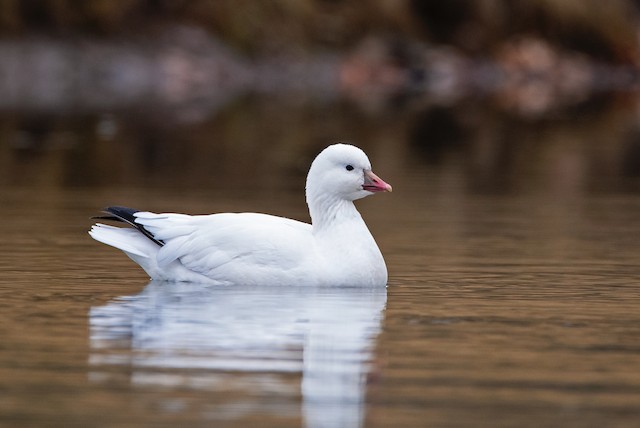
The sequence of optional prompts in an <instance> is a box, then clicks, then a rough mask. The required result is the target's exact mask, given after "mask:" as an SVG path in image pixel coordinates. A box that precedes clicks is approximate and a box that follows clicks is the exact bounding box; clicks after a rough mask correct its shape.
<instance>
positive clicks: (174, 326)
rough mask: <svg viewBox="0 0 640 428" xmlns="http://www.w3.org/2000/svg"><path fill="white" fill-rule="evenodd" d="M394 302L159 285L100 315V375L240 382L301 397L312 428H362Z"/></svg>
mask: <svg viewBox="0 0 640 428" xmlns="http://www.w3.org/2000/svg"><path fill="white" fill-rule="evenodd" d="M386 299H387V293H386V289H384V288H382V289H379V288H375V289H373V288H372V289H369V288H367V289H363V288H339V289H336V288H313V287H299V288H292V287H287V288H284V287H283V288H279V287H275V288H274V287H270V288H258V287H242V286H230V287H219V286H218V287H216V286H202V285H199V284H187V283H162V282H157V281H152V282H150V283H149V284H148V285H147V286H146V287H145V288H144V290H143V291H142V292H141V293H139V294H137V295H134V296H124V297H120V298H118V299H115V300H113V301H112V302H110V303H108V304H106V305H104V306H98V307H93V308H91V310H90V313H89V322H90V341H91V356H90V361H89V362H90V365H91V366H92V371H93V372H92V374H91V376H92V378H93V379H97V380H99V379H101V378H104V377H105V376H107V375H108V374H109V373H113V367H114V366H122V367H126V368H127V370H130V373H131V374H130V376H131V382H132V383H133V384H140V385H158V386H164V387H166V386H180V387H185V386H187V387H191V388H206V389H216V388H217V389H221V390H224V389H225V388H229V387H230V384H232V385H233V387H235V388H240V389H242V388H243V387H244V388H245V389H247V392H250V393H251V394H255V393H256V388H257V389H261V388H262V389H263V391H262V392H264V393H265V394H274V393H275V394H280V395H282V397H284V398H290V399H291V400H293V397H297V395H298V394H299V393H301V395H302V401H303V404H302V414H303V418H304V419H305V422H306V425H307V426H309V427H324V426H327V427H329V426H331V427H336V426H340V427H358V426H362V424H363V419H364V399H365V392H366V377H367V374H368V372H369V368H370V367H369V365H370V361H371V359H372V354H373V347H374V344H375V343H374V342H375V338H376V336H377V335H378V333H379V331H380V325H381V321H382V317H383V311H384V308H385V304H386ZM286 373H290V374H291V373H301V375H302V381H301V384H300V386H296V384H295V383H294V384H293V386H292V383H291V380H290V377H286V376H285V377H282V376H278V375H279V374H286ZM247 376H249V378H248V377H247ZM243 385H244V386H243ZM292 388H294V389H296V391H291V389H292ZM291 400H290V401H291Z"/></svg>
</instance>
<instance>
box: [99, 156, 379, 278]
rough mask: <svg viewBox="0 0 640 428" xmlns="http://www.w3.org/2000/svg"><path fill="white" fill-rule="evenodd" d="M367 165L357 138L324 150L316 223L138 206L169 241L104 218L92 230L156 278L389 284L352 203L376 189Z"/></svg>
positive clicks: (318, 162) (315, 190)
mask: <svg viewBox="0 0 640 428" xmlns="http://www.w3.org/2000/svg"><path fill="white" fill-rule="evenodd" d="M347 165H350V167H349V168H346V166H347ZM367 172H370V164H369V160H368V158H367V156H366V155H365V154H364V152H362V151H361V150H360V149H358V148H356V147H354V146H349V145H344V144H336V145H333V146H329V147H328V148H327V149H325V150H324V151H323V152H322V153H321V154H320V155H318V157H317V158H316V159H315V160H314V162H313V164H312V166H311V169H310V171H309V175H308V177H307V185H306V193H307V202H308V204H309V211H310V214H311V218H312V225H311V224H307V223H302V222H299V221H296V220H291V219H287V218H283V217H276V216H271V215H266V214H258V213H224V214H211V215H199V216H190V215H185V214H170V213H163V214H155V213H152V212H142V211H141V212H136V213H135V214H134V216H135V222H136V223H138V224H140V225H141V226H142V227H144V228H145V229H146V230H147V231H148V232H150V233H151V234H152V235H153V236H154V238H155V239H156V240H159V241H162V242H163V243H164V246H159V245H157V244H156V243H154V242H153V241H152V240H150V239H148V238H147V237H146V236H144V235H143V234H142V233H141V232H140V231H138V230H136V229H130V228H116V227H112V226H105V225H102V224H97V225H95V226H94V227H93V228H92V229H91V231H90V232H89V233H90V234H91V236H92V237H93V238H94V239H96V240H98V241H100V242H103V243H105V244H107V245H111V246H113V247H116V248H119V249H121V250H122V251H124V252H125V253H126V254H127V255H129V257H131V258H132V259H133V260H134V261H136V262H137V263H138V264H140V265H141V266H142V267H143V269H145V271H146V272H147V273H148V274H149V275H150V276H151V277H152V278H153V279H162V280H169V281H196V282H207V283H214V284H234V283H242V284H255V285H269V284H274V285H276V284H277V285H282V284H285V285H305V284H309V285H347V286H348V285H367V286H370V285H385V284H386V281H387V270H386V266H385V264H384V260H383V258H382V254H381V253H380V250H379V249H378V246H377V245H376V243H375V241H374V239H373V237H372V236H371V234H370V232H369V230H368V229H367V226H366V225H365V223H364V221H363V220H362V217H361V216H360V214H359V213H358V211H357V210H356V209H355V206H354V204H353V201H354V200H356V199H359V198H362V197H364V196H368V195H370V194H371V192H369V191H366V190H363V184H364V181H365V173H367ZM376 178H377V177H376ZM382 185H384V186H386V187H384V186H383V187H381V190H390V186H388V185H387V184H386V183H384V182H382ZM382 185H381V186H382Z"/></svg>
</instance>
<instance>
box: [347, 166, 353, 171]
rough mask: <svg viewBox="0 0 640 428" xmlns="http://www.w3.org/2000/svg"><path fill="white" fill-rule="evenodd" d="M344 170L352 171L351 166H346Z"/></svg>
mask: <svg viewBox="0 0 640 428" xmlns="http://www.w3.org/2000/svg"><path fill="white" fill-rule="evenodd" d="M345 168H346V169H347V171H353V165H347V166H346V167H345Z"/></svg>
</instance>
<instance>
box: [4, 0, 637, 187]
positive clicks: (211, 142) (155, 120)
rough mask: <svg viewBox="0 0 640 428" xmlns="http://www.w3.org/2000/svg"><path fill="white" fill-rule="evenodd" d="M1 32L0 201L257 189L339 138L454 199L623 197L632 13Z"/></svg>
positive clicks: (498, 9)
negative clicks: (0, 196) (445, 186)
mask: <svg viewBox="0 0 640 428" xmlns="http://www.w3.org/2000/svg"><path fill="white" fill-rule="evenodd" d="M0 35H1V38H0V139H1V141H2V143H1V144H0V165H1V168H0V183H1V184H3V185H5V186H11V187H13V186H31V187H32V186H35V187H36V188H37V187H39V186H45V187H50V186H53V187H57V188H59V187H64V188H69V187H73V188H77V187H81V188H88V187H89V188H122V187H123V186H138V187H140V186H142V187H144V186H149V187H153V188H159V187H163V186H167V187H168V188H174V189H179V190H180V191H192V190H193V189H194V187H197V188H200V189H202V188H205V187H211V188H214V189H215V188H219V187H220V184H221V183H223V181H222V180H224V185H225V186H239V188H237V189H235V191H239V190H240V188H241V189H245V190H251V189H256V188H259V189H260V190H261V191H264V190H265V189H278V188H282V186H285V185H286V184H287V183H289V178H291V177H295V178H296V180H303V177H304V173H305V171H306V168H307V166H308V163H309V161H310V160H311V159H312V157H313V155H315V153H317V152H318V151H319V150H320V149H322V148H323V147H324V146H326V145H328V144H330V143H333V142H336V141H339V140H340V141H343V140H344V141H349V142H352V143H354V144H357V145H360V146H362V147H363V148H364V149H365V150H368V151H370V153H369V154H370V156H371V157H372V158H373V160H374V165H375V166H377V169H378V170H381V171H383V170H386V171H388V172H387V174H386V175H383V177H385V176H389V175H392V176H393V175H395V176H400V175H402V172H403V171H405V172H406V171H407V169H409V168H410V169H412V170H415V169H420V170H422V171H426V172H429V171H436V170H447V171H451V174H453V177H452V179H454V180H455V181H457V182H461V183H464V186H463V187H464V188H465V191H467V190H468V191H472V192H508V191H511V192H523V191H528V190H541V191H549V190H553V191H554V192H560V193H561V194H562V195H566V194H575V193H576V192H584V191H599V190H600V191H602V190H607V191H616V192H618V191H624V192H628V191H632V192H635V191H637V190H639V186H638V180H637V179H638V177H639V176H640V166H639V165H640V163H639V162H640V133H639V125H638V116H639V110H638V109H639V103H638V101H639V100H640V98H639V97H638V87H639V83H640V70H639V67H640V48H639V39H640V3H639V2H636V1H633V0H612V1H610V2H607V4H606V7H604V6H603V4H602V3H601V2H599V1H597V0H563V1H552V0H523V1H518V2H511V1H508V0H455V1H446V2H442V1H435V0H434V1H428V0H421V1H412V0H394V1H389V0H361V1H355V0H301V1H291V0H271V1H249V0H242V1H237V0H233V1H232V0H215V1H212V0H192V1H163V0H123V1H118V2H112V1H108V0H87V1H74V0H1V1H0ZM248 170H251V171H254V174H260V173H266V171H270V172H271V173H270V174H267V175H265V176H264V177H265V178H264V179H262V180H256V179H255V175H252V174H249V175H248V174H246V172H247V171H248ZM389 181H392V182H393V181H394V180H391V178H389ZM396 181H397V180H396ZM394 184H395V183H394ZM296 188H298V189H300V188H301V185H296Z"/></svg>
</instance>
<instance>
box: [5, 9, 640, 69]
mask: <svg viewBox="0 0 640 428" xmlns="http://www.w3.org/2000/svg"><path fill="white" fill-rule="evenodd" d="M639 3H640V2H638V1H634V0H608V1H607V2H602V1H600V0H561V1H556V0H518V1H511V0H447V1H441V0H264V1H256V0H118V1H112V0H0V34H2V35H4V36H5V37H6V36H11V37H16V36H23V35H29V34H33V33H40V34H42V33H44V34H52V35H56V36H69V35H77V34H90V35H93V36H102V37H113V36H123V35H125V36H126V35H128V34H131V33H140V32H142V33H153V32H157V31H162V29H163V28H165V27H166V26H167V25H176V24H179V25H194V26H198V27H201V28H204V29H206V30H207V31H209V32H210V33H211V34H214V35H216V36H218V37H220V38H221V39H222V40H224V41H225V42H227V43H228V44H230V45H231V46H233V47H234V48H235V49H237V50H239V51H242V52H245V53H250V54H259V53H268V52H273V51H276V52H277V51H299V52H306V51H314V50H317V49H332V50H337V49H343V48H348V47H350V46H353V45H355V44H356V43H357V42H358V41H359V40H361V39H362V38H364V37H366V36H369V35H372V34H375V35H385V36H393V37H400V38H418V39H422V40H423V41H425V42H428V43H434V44H447V45H453V46H456V47H458V48H460V49H461V50H463V51H464V52H466V53H469V54H474V55H480V54H483V53H491V52H492V50H493V49H495V48H496V46H497V45H499V43H500V42H503V41H505V39H508V38H512V37H514V36H518V35H527V36H534V37H540V38H543V39H546V40H547V41H549V42H550V43H552V44H554V45H557V46H559V47H561V48H564V49H571V50H577V51H580V52H583V53H586V54H589V55H590V56H594V57H596V58H598V59H602V60H608V61H615V62H633V63H636V62H639V61H638V58H637V57H638V53H637V51H638V46H637V45H638V27H639V25H638V23H639V21H640V19H639V12H638V4H639Z"/></svg>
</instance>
